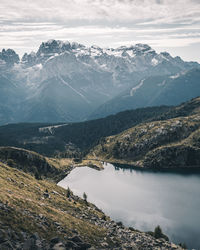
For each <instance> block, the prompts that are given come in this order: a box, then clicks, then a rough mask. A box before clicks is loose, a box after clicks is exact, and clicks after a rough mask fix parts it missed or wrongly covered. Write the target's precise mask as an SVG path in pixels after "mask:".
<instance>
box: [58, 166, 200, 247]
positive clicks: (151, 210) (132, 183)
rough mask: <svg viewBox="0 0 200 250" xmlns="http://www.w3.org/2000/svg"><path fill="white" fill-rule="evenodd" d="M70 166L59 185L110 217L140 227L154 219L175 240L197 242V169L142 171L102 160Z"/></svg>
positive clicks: (199, 182) (150, 224)
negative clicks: (84, 197) (100, 164)
mask: <svg viewBox="0 0 200 250" xmlns="http://www.w3.org/2000/svg"><path fill="white" fill-rule="evenodd" d="M104 166H105V170H103V171H97V170H94V169H91V168H88V167H83V168H76V169H74V170H73V171H72V172H71V173H70V174H69V175H68V176H67V177H66V178H65V179H64V180H62V181H61V182H59V185H60V186H62V187H64V188H67V187H68V186H69V187H70V188H71V189H72V191H73V192H74V193H75V194H77V195H80V196H82V194H83V192H85V193H86V194H87V196H88V200H89V201H90V202H93V203H95V204H96V205H97V206H98V207H99V208H101V209H102V210H103V211H104V212H105V213H106V214H108V215H110V216H111V218H112V219H114V220H117V221H122V222H123V223H124V224H125V225H127V226H132V227H135V228H137V229H140V230H142V231H149V230H153V229H154V228H155V226H157V225H160V226H161V228H162V229H163V231H164V233H166V234H167V235H168V236H169V237H170V239H171V240H172V241H174V242H176V243H180V242H185V243H186V244H187V246H189V247H191V248H192V247H193V248H200V237H199V236H200V226H199V225H200V196H199V190H200V174H199V172H197V173H195V174H194V173H193V174H191V173H189V172H188V171H182V172H177V171H173V172H166V171H165V172H159V171H142V170H136V169H130V168H128V167H127V168H125V166H123V168H121V166H120V165H117V166H113V165H111V164H105V165H104Z"/></svg>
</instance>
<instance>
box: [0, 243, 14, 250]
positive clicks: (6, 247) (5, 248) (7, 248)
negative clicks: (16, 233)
mask: <svg viewBox="0 0 200 250" xmlns="http://www.w3.org/2000/svg"><path fill="white" fill-rule="evenodd" d="M0 249H1V250H14V249H15V248H14V247H13V245H12V243H11V242H10V241H5V242H4V243H2V244H1V245H0Z"/></svg>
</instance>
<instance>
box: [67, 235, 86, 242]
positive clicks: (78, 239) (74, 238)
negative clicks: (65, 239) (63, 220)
mask: <svg viewBox="0 0 200 250" xmlns="http://www.w3.org/2000/svg"><path fill="white" fill-rule="evenodd" d="M70 240H71V241H73V242H76V243H79V242H83V241H82V239H81V238H80V237H79V236H78V235H75V236H73V237H72V238H70Z"/></svg>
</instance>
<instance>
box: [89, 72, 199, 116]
mask: <svg viewBox="0 0 200 250" xmlns="http://www.w3.org/2000/svg"><path fill="white" fill-rule="evenodd" d="M199 95H200V69H192V70H189V71H186V72H184V73H183V72H182V73H181V74H176V75H170V76H151V77H148V78H144V79H143V80H141V81H140V82H139V83H138V85H137V86H134V87H132V88H129V89H128V90H127V91H125V92H123V93H122V94H120V95H118V96H117V97H115V98H114V99H112V100H110V101H108V102H107V103H105V104H103V105H102V106H100V107H99V108H98V109H97V110H96V111H95V112H94V113H93V114H92V115H90V118H92V119H95V118H99V117H105V116H108V115H110V114H115V113H117V112H119V111H123V110H126V109H135V108H139V107H148V106H158V105H178V104H180V103H181V102H184V101H188V100H189V99H191V98H194V97H197V96H199Z"/></svg>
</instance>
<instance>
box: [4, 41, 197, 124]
mask: <svg viewBox="0 0 200 250" xmlns="http://www.w3.org/2000/svg"><path fill="white" fill-rule="evenodd" d="M195 67H197V68H198V67H200V66H199V64H198V63H195V62H184V61H183V60H182V59H181V58H179V57H172V56H170V54H168V53H166V52H163V53H160V54H158V53H156V52H155V51H154V50H153V49H152V48H151V47H150V46H148V45H146V44H136V45H134V46H129V47H126V46H121V47H119V48H116V49H112V48H107V49H105V48H100V47H98V46H91V47H86V46H84V45H82V44H78V43H69V42H62V41H59V40H50V41H48V42H43V43H42V44H41V45H40V47H39V49H38V51H37V52H36V53H34V52H32V53H30V54H27V53H26V54H24V56H23V57H22V59H21V60H20V59H19V56H18V55H17V54H16V53H15V51H13V50H11V49H8V50H5V49H3V50H2V52H0V88H1V87H2V86H3V88H4V93H3V94H2V95H1V94H0V97H2V99H0V124H5V123H10V122H27V121H29V122H74V121H82V120H84V119H86V118H87V117H89V115H90V114H91V113H92V112H94V111H95V110H96V109H97V108H98V107H99V106H100V105H102V104H103V103H105V102H107V101H109V100H110V99H112V98H114V97H115V96H118V95H119V94H120V93H122V92H124V91H125V90H126V89H128V88H130V87H131V88H134V87H136V85H137V84H138V82H139V81H141V80H142V79H144V78H148V77H149V76H155V75H160V76H163V75H166V74H168V75H175V74H179V73H181V72H182V71H186V70H190V69H192V68H195ZM11 83H12V87H13V89H11ZM4 85H5V86H4ZM16 89H17V91H16ZM152 91H153V90H152ZM3 95H4V96H6V97H7V99H6V103H4V101H3ZM189 98H190V96H188V99H189ZM11 103H12V104H11ZM127 108H128V107H127ZM127 108H126V109H127Z"/></svg>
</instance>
